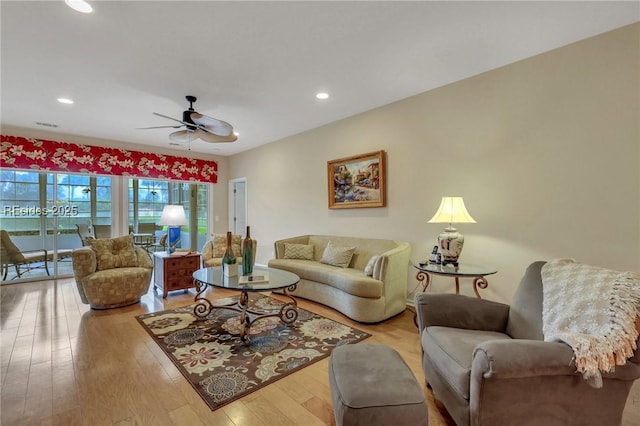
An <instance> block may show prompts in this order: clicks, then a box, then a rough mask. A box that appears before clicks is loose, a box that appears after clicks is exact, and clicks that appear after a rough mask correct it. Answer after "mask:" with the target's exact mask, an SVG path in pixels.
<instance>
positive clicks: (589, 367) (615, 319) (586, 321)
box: [542, 259, 640, 388]
mask: <svg viewBox="0 0 640 426" xmlns="http://www.w3.org/2000/svg"><path fill="white" fill-rule="evenodd" d="M542 288H543V302H542V332H543V334H544V340H545V341H546V342H551V341H562V342H565V343H567V344H568V345H569V346H571V348H572V349H573V352H574V361H575V364H576V367H577V371H578V372H580V373H582V375H583V377H584V378H585V379H587V380H588V381H589V384H591V385H592V386H594V387H596V388H600V387H602V376H601V372H609V371H613V369H614V368H615V366H616V365H623V364H625V363H626V361H627V358H629V357H631V356H632V355H633V351H634V350H635V349H636V339H637V338H638V330H637V329H636V325H635V320H636V317H637V316H638V314H639V313H640V275H638V274H634V273H631V272H617V271H612V270H609V269H603V268H598V267H595V266H588V265H583V264H580V263H576V262H575V261H574V260H572V259H556V260H552V261H550V262H548V263H546V264H545V265H544V266H543V267H542Z"/></svg>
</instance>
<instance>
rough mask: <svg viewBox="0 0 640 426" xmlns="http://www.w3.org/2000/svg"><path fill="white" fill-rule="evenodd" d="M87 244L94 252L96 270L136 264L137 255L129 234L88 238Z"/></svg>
mask: <svg viewBox="0 0 640 426" xmlns="http://www.w3.org/2000/svg"><path fill="white" fill-rule="evenodd" d="M89 244H91V249H92V250H93V251H94V252H95V254H96V262H97V266H96V269H97V270H98V271H102V270H106V269H115V268H125V267H132V266H138V256H136V250H135V247H134V245H133V237H132V236H131V235H125V236H124V237H117V238H99V239H96V240H90V241H89Z"/></svg>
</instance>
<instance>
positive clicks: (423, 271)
mask: <svg viewBox="0 0 640 426" xmlns="http://www.w3.org/2000/svg"><path fill="white" fill-rule="evenodd" d="M411 265H412V266H413V267H414V268H416V269H417V270H418V273H417V274H416V279H417V280H418V283H420V284H422V291H423V292H424V291H426V290H427V288H428V287H429V284H431V275H440V276H444V277H452V278H454V279H455V284H456V294H460V278H473V291H474V292H475V294H476V297H478V299H482V297H480V293H479V292H478V288H481V289H485V288H487V287H489V282H488V281H487V279H486V278H485V277H486V276H487V275H493V274H495V273H496V272H498V270H497V269H495V268H492V267H488V266H479V265H469V264H463V263H461V264H459V265H458V266H453V265H446V266H443V265H441V264H437V263H411Z"/></svg>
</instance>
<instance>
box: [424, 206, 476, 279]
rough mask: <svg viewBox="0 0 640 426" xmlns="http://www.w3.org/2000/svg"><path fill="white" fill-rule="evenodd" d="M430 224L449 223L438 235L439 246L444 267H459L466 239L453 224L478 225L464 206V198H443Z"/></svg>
mask: <svg viewBox="0 0 640 426" xmlns="http://www.w3.org/2000/svg"><path fill="white" fill-rule="evenodd" d="M429 223H448V224H449V226H448V227H446V228H445V229H444V231H443V232H442V233H441V234H440V235H438V246H440V251H441V252H442V265H443V266H444V265H446V264H447V263H451V264H453V265H454V266H458V258H459V257H460V253H462V246H463V245H464V237H463V236H462V234H461V233H459V232H458V231H457V230H456V228H454V227H453V226H451V224H453V223H476V221H475V220H474V219H473V218H472V217H471V215H470V214H469V212H467V209H466V208H465V206H464V201H463V200H462V197H442V201H441V202H440V207H439V208H438V211H437V212H436V214H434V215H433V217H432V218H431V220H430V221H429Z"/></svg>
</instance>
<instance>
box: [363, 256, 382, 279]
mask: <svg viewBox="0 0 640 426" xmlns="http://www.w3.org/2000/svg"><path fill="white" fill-rule="evenodd" d="M379 257H380V256H378V255H377V254H374V255H373V256H371V259H369V261H368V262H367V266H365V267H364V274H365V275H367V276H369V277H370V276H372V275H373V267H374V266H376V262H377V261H378V258H379Z"/></svg>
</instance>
